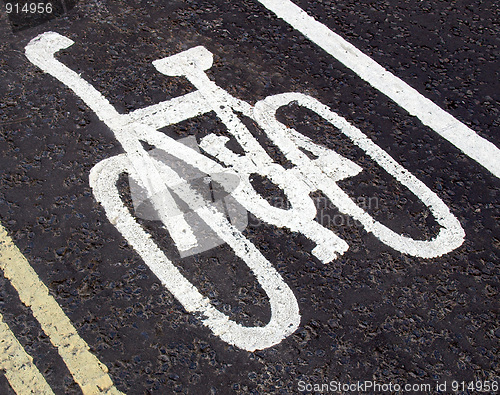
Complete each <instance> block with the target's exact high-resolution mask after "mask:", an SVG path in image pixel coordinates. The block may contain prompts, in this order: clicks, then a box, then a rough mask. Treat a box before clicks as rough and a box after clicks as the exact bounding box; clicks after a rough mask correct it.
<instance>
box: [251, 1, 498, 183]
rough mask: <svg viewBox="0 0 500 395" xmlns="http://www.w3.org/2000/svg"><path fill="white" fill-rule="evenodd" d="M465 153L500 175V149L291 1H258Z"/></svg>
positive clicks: (496, 174)
mask: <svg viewBox="0 0 500 395" xmlns="http://www.w3.org/2000/svg"><path fill="white" fill-rule="evenodd" d="M257 1H259V2H260V3H261V4H262V5H264V6H265V7H266V8H267V9H269V10H270V11H272V12H274V13H275V14H276V15H277V16H278V17H279V18H281V19H283V20H284V21H285V22H287V23H289V24H290V25H291V26H292V27H294V28H295V29H297V30H298V31H299V32H301V33H302V34H303V35H304V36H306V37H307V38H309V39H310V40H311V41H312V42H314V43H315V44H317V45H318V46H320V47H321V48H323V49H324V50H325V51H326V52H328V53H329V54H330V55H332V56H333V57H334V58H335V59H337V60H338V61H340V62H341V63H343V64H344V65H345V66H346V67H348V68H350V69H351V70H352V71H354V72H355V73H356V74H357V75H358V76H359V77H361V78H362V79H363V80H365V81H366V82H368V83H369V84H370V85H371V86H373V87H374V88H375V89H377V90H379V91H380V92H382V93H383V94H385V95H386V96H388V97H389V98H390V99H392V100H394V101H395V102H396V103H397V104H399V105H400V106H401V107H402V108H404V109H405V110H406V111H408V112H409V113H410V115H414V116H416V117H417V118H418V119H420V121H422V123H423V124H424V125H426V126H428V127H430V128H431V129H433V130H434V131H435V132H436V133H438V134H439V135H440V136H442V137H444V138H445V139H446V140H448V141H449V142H450V143H452V144H453V145H454V146H455V147H457V148H458V149H460V150H461V151H462V152H463V153H464V154H466V155H467V156H469V157H470V158H472V159H474V160H475V161H476V162H478V163H479V164H481V165H482V166H484V167H485V168H486V169H488V170H489V171H490V172H491V173H493V174H494V175H495V176H497V177H499V178H500V150H499V149H498V148H497V147H496V146H495V145H494V144H492V143H491V142H489V141H488V140H486V139H484V138H482V137H480V136H479V135H477V134H476V133H475V132H474V131H473V130H471V129H470V128H468V127H467V126H465V125H464V124H463V123H462V122H460V121H458V120H457V119H455V118H454V117H453V116H451V115H450V114H448V113H447V112H446V111H444V110H443V109H442V108H440V107H439V106H437V105H436V104H434V103H433V102H432V101H430V100H429V99H427V98H426V97H424V96H423V95H421V94H420V93H419V92H418V91H416V90H415V89H413V88H412V87H411V86H409V85H408V84H406V83H405V82H403V81H402V80H400V79H399V78H398V77H396V76H395V75H394V74H392V73H390V72H389V71H387V70H386V69H384V68H383V67H382V66H381V65H379V64H378V63H377V62H375V61H374V60H373V59H371V58H370V57H369V56H367V55H365V54H364V53H363V52H361V51H360V50H359V49H357V48H356V47H355V46H354V45H352V44H350V43H348V42H347V41H346V40H344V39H343V38H342V37H340V36H339V35H338V34H336V33H334V32H332V31H331V30H330V29H329V28H328V27H326V26H325V25H323V24H322V23H320V22H318V21H317V20H315V19H314V18H313V17H311V16H309V15H308V14H307V13H306V12H305V11H304V10H302V9H301V8H300V7H298V6H297V5H295V4H294V3H292V2H291V1H290V0H257Z"/></svg>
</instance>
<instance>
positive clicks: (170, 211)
mask: <svg viewBox="0 0 500 395" xmlns="http://www.w3.org/2000/svg"><path fill="white" fill-rule="evenodd" d="M72 43H73V42H72V41H71V40H68V39H67V38H65V37H62V36H60V35H59V34H57V33H53V32H48V33H44V34H42V35H40V36H38V37H36V38H34V39H33V40H32V41H31V42H30V43H29V44H28V46H27V47H26V55H27V57H28V59H30V60H31V61H32V62H33V63H34V64H35V65H37V66H39V67H40V68H42V70H44V71H46V72H47V73H49V74H51V75H53V76H54V77H55V78H57V79H58V80H59V81H61V82H62V83H64V84H65V85H67V86H68V87H69V88H70V89H72V90H73V91H74V92H75V93H76V94H77V95H78V96H79V97H80V98H82V99H83V100H84V101H85V103H86V104H87V105H88V106H89V107H90V108H91V109H92V110H94V111H95V112H96V114H97V115H98V117H99V118H100V119H101V120H103V121H104V122H105V123H106V124H107V125H108V126H109V127H110V129H111V130H112V131H113V133H114V134H115V136H116V138H117V140H118V141H119V142H120V143H121V144H122V146H123V148H124V150H125V152H126V153H125V154H121V155H118V156H115V157H111V158H108V159H105V160H103V161H101V162H99V163H98V164H97V165H95V166H94V167H93V168H92V170H91V173H90V185H91V187H92V190H93V193H94V196H95V198H96V199H97V200H98V201H99V202H100V203H101V204H102V206H103V207H104V209H105V212H106V216H107V217H108V219H109V221H110V222H111V223H112V224H113V225H114V226H115V227H116V228H117V229H118V230H119V231H120V233H121V234H122V235H123V237H125V239H126V240H127V241H128V242H129V244H130V245H131V246H132V247H133V248H134V249H135V250H136V251H137V252H138V253H139V255H140V256H141V257H142V259H143V260H144V262H145V263H146V264H147V265H148V266H149V267H150V269H151V270H152V271H153V272H154V273H155V275H156V276H157V277H158V278H159V279H160V280H161V282H162V284H164V285H165V287H167V289H168V290H169V291H170V292H172V294H173V295H174V296H175V297H176V298H177V299H178V300H179V301H180V302H181V304H182V305H183V306H184V308H185V309H186V310H187V311H190V312H193V313H195V314H197V315H199V316H200V318H201V319H202V321H203V322H204V323H205V325H207V326H208V327H209V328H210V329H211V330H212V332H213V333H214V334H216V335H218V336H219V337H220V338H221V339H222V340H224V341H226V342H228V343H230V344H233V345H236V346H237V347H240V348H243V349H245V350H248V351H253V350H256V349H262V348H267V347H271V346H272V345H275V344H278V343H279V342H281V341H282V340H283V339H285V338H286V337H287V336H289V335H290V334H291V333H293V332H294V331H295V330H296V329H297V327H298V325H299V324H300V313H299V308H298V303H297V300H296V298H295V296H294V294H293V292H292V291H291V289H290V288H289V287H288V285H287V284H286V283H285V282H284V281H283V279H282V278H281V276H280V275H279V274H278V272H277V271H276V270H275V269H274V267H273V266H272V264H271V263H270V262H269V261H268V260H267V259H266V258H265V257H264V256H263V255H262V254H261V253H260V252H259V250H258V249H257V248H256V247H255V246H254V245H253V244H252V243H251V242H250V241H248V240H247V239H246V238H245V237H244V236H243V235H242V233H241V231H240V230H238V229H237V228H236V227H235V226H234V225H233V224H231V223H230V222H229V221H228V220H227V218H226V216H225V215H224V214H223V213H222V212H221V211H219V210H218V209H217V208H216V207H215V206H214V205H213V204H212V203H211V202H209V201H207V200H206V199H204V198H203V196H201V195H199V194H198V192H196V191H195V190H193V189H192V188H191V186H190V185H189V183H188V182H187V180H186V179H184V178H183V176H182V175H181V174H180V173H178V172H176V171H175V170H174V169H173V168H172V167H171V165H169V163H168V161H167V162H163V161H161V160H158V159H157V158H155V157H153V156H152V155H150V153H149V152H146V151H145V150H144V148H143V146H142V142H146V143H148V144H150V145H152V146H154V147H155V148H156V149H158V150H160V151H164V152H165V153H166V154H169V155H172V156H173V157H175V158H177V159H178V160H179V161H180V162H181V163H184V164H186V165H188V166H191V167H193V168H194V169H198V170H199V171H200V172H201V173H204V174H207V175H209V176H215V175H216V174H219V175H224V174H227V175H236V176H237V177H238V178H239V179H240V184H239V185H238V186H237V187H236V189H234V191H232V193H231V195H232V196H233V197H234V199H236V200H237V201H238V202H239V203H240V204H241V205H242V206H243V207H245V208H246V209H247V210H248V211H250V212H252V213H253V214H254V215H255V216H256V217H257V218H259V219H261V220H263V221H264V222H267V223H269V224H272V225H275V226H278V227H286V228H288V229H290V230H292V231H295V232H299V233H302V234H303V235H305V236H306V237H308V238H309V239H310V240H311V241H313V242H314V243H316V247H315V248H314V249H313V250H312V253H313V254H314V255H315V256H316V257H317V258H318V259H319V260H321V261H322V262H324V263H327V262H330V261H332V260H333V259H336V258H337V257H338V256H340V255H342V254H343V253H345V251H347V249H348V248H349V246H348V244H347V243H346V242H345V241H344V240H342V239H341V238H340V237H338V236H337V235H336V234H335V233H334V232H333V231H332V230H331V229H328V228H326V227H324V226H322V225H321V224H319V223H318V222H317V221H315V217H316V214H317V210H316V206H315V204H314V200H313V199H312V198H311V197H310V194H311V192H314V191H318V190H320V191H323V192H324V193H325V194H326V195H327V196H328V197H329V199H330V200H331V202H332V203H333V204H334V205H336V206H337V207H338V208H339V210H340V211H342V212H344V213H345V214H348V215H350V216H352V217H353V218H355V219H358V220H359V221H360V222H361V223H362V224H363V226H364V227H365V229H366V230H367V231H368V232H372V233H373V234H374V235H375V236H376V237H378V238H379V239H380V240H381V241H382V242H383V243H385V244H387V245H389V246H391V247H392V248H394V249H396V250H397V251H400V252H403V253H406V254H410V255H414V256H419V257H424V258H432V257H437V256H440V255H442V254H445V253H447V252H450V251H452V250H453V249H455V248H457V247H459V246H460V245H461V244H462V243H463V239H464V236H465V234H464V231H463V229H462V227H461V226H460V223H459V222H458V220H457V219H456V218H455V217H454V216H453V215H452V214H451V213H450V211H449V209H448V207H447V206H446V205H445V204H444V203H443V202H442V201H441V199H440V198H439V197H438V196H437V195H436V194H435V193H433V192H432V191H431V190H430V189H429V188H427V187H426V186H425V184H423V183H422V182H421V181H419V180H418V179H417V178H416V177H414V176H413V175H412V174H411V173H410V172H408V171H407V170H406V169H404V168H403V167H402V166H401V165H399V164H398V163H397V162H396V161H395V160H394V159H392V158H391V157H390V156H389V155H388V154H387V153H386V152H385V151H383V150H382V149H381V148H380V147H378V146H377V145H376V144H375V143H373V142H372V141H371V140H370V139H368V138H367V137H366V136H365V135H364V134H363V133H362V132H361V131H360V130H358V129H357V128H355V127H354V126H353V125H351V124H349V123H348V122H347V121H346V120H345V119H344V118H342V117H340V116H338V115H337V114H335V113H334V112H332V111H331V110H330V109H328V108H327V107H326V106H324V105H323V104H321V103H320V102H319V101H317V100H316V99H314V98H312V97H310V96H307V95H303V94H299V93H284V94H281V95H275V96H270V97H268V98H266V99H264V100H261V101H259V102H258V103H257V104H256V105H255V106H251V105H250V104H248V103H246V102H244V101H242V100H239V99H237V98H235V97H233V96H231V95H230V94H229V93H228V92H227V91H225V90H223V89H222V88H220V87H219V86H217V85H216V84H215V83H214V82H213V81H211V80H210V79H209V78H208V76H207V75H206V73H205V71H206V70H208V69H209V68H210V67H211V66H212V62H213V55H212V54H211V53H210V52H209V51H208V50H207V49H206V48H204V47H201V46H199V47H194V48H191V49H188V50H186V51H183V52H181V53H179V54H176V55H173V56H170V57H167V58H164V59H160V60H157V61H154V62H153V65H154V66H155V67H156V69H157V70H158V71H159V72H161V73H163V74H166V75H170V76H184V77H186V78H187V79H188V80H189V81H190V82H191V84H192V85H193V86H194V87H195V88H197V91H195V92H192V93H189V94H186V95H184V96H180V97H177V98H175V99H171V100H167V101H165V102H162V103H159V104H156V105H153V106H150V107H147V108H144V109H140V110H136V111H134V112H132V113H130V114H124V115H121V114H118V112H117V111H116V110H115V109H114V108H113V107H112V106H111V104H110V103H109V101H108V100H107V99H106V98H105V97H104V96H103V95H102V94H101V93H100V92H98V91H97V90H96V89H95V88H94V87H92V85H90V84H89V83H88V82H86V81H84V80H83V79H82V78H81V77H80V76H78V75H77V74H76V73H75V72H74V71H72V70H70V69H69V68H68V67H66V66H65V65H63V64H61V63H60V62H58V61H57V60H56V59H55V57H54V53H55V52H56V51H58V50H60V49H64V48H67V47H68V46H69V45H71V44H72ZM290 102H296V103H298V104H299V105H301V106H304V107H307V108H309V109H311V110H312V111H315V112H316V113H317V114H318V115H320V116H321V117H323V118H324V119H325V120H327V121H328V122H330V123H331V124H332V125H334V126H335V127H337V128H338V129H340V130H341V131H342V132H343V133H344V134H345V135H346V136H347V137H348V138H350V139H351V141H353V143H354V144H356V145H358V146H359V147H360V148H361V149H362V150H364V151H365V152H366V153H367V154H368V155H369V156H370V157H371V158H372V159H373V160H375V161H376V162H377V163H378V164H379V165H380V166H381V167H382V168H384V169H385V170H386V171H387V172H388V173H389V174H391V175H392V176H393V177H394V178H395V179H396V180H398V181H399V182H400V183H402V184H403V185H404V186H406V187H407V188H408V189H409V190H410V191H411V192H413V193H414V194H415V195H416V197H417V198H418V199H420V200H421V201H422V203H423V204H424V205H426V206H427V207H428V208H429V209H430V211H431V213H432V215H433V216H434V217H435V219H436V221H437V222H438V223H439V224H440V225H441V226H442V228H441V229H440V230H439V233H438V235H437V236H436V237H435V238H434V239H432V240H414V239H412V238H409V237H405V236H402V235H399V234H396V233H395V232H393V231H392V230H390V229H389V228H387V227H386V226H384V225H383V224H381V223H379V222H378V221H375V220H374V219H373V218H372V217H371V216H370V215H369V214H368V213H366V212H365V211H364V210H363V209H362V208H360V207H359V206H357V205H356V204H355V202H354V201H353V200H352V199H351V198H350V197H349V196H348V195H347V194H346V193H345V192H344V191H342V190H341V188H340V187H339V186H338V185H337V181H339V180H342V179H344V178H347V177H352V176H355V175H356V174H358V173H359V172H360V171H362V168H361V167H359V166H358V165H356V164H355V163H354V162H352V161H350V160H348V159H346V158H344V157H342V156H341V155H339V154H338V153H336V152H334V151H332V150H329V149H327V148H325V147H321V146H318V145H317V144H315V143H314V142H312V141H311V140H310V139H308V138H307V137H305V136H303V135H301V134H299V133H298V132H297V131H295V130H293V129H289V128H286V127H285V126H284V125H282V124H281V123H280V122H278V121H277V119H276V116H275V113H276V111H277V110H278V108H280V107H282V106H285V105H288V104H289V103H290ZM210 111H213V112H215V114H216V115H217V117H218V118H219V119H220V120H221V121H222V123H223V124H224V125H225V127H226V128H227V131H228V132H229V133H230V134H232V135H233V136H234V137H235V139H236V140H237V142H238V143H239V144H240V146H241V147H242V148H243V150H244V154H243V155H238V154H236V153H234V152H233V151H231V150H230V149H229V148H227V147H226V143H227V141H228V138H227V137H223V136H218V135H215V134H209V135H207V136H205V137H203V138H202V139H201V141H200V147H201V148H202V149H203V150H204V151H205V152H206V153H208V154H210V155H212V156H214V157H215V158H217V159H218V160H219V161H221V162H222V163H223V164H224V165H225V166H226V167H224V166H222V165H221V164H219V163H218V162H216V161H214V160H212V159H210V158H209V157H207V156H205V155H202V154H201V153H200V152H199V151H197V150H195V149H193V148H190V147H187V146H186V145H184V144H182V143H181V142H179V141H175V140H174V139H172V138H171V137H169V136H167V135H166V134H164V133H161V132H159V131H158V130H157V129H158V127H160V126H161V127H164V126H168V125H172V124H175V123H177V122H180V121H183V120H185V119H189V118H190V117H193V116H197V115H200V114H204V113H207V112H210ZM237 113H242V114H243V115H244V116H247V117H250V118H251V119H253V120H254V121H255V122H257V124H258V125H259V126H260V127H261V128H262V129H263V130H264V131H265V132H266V133H267V135H268V136H269V137H270V138H271V139H272V140H273V142H274V143H275V144H276V145H277V146H278V148H279V149H280V150H281V151H282V152H283V153H284V154H285V156H286V157H287V158H288V159H289V160H290V161H292V162H293V164H294V165H295V167H294V168H292V169H285V168H284V167H282V166H280V165H279V164H277V163H275V162H274V160H273V159H272V158H271V157H270V156H269V155H268V154H267V153H266V151H265V150H264V148H263V147H262V146H261V145H260V144H259V142H258V141H257V139H256V138H255V137H253V135H252V133H251V132H250V131H249V130H248V129H247V128H246V126H245V125H244V124H243V122H242V121H241V120H240V119H239V117H238V115H237ZM301 148H304V149H306V150H308V151H310V152H312V153H313V154H315V155H316V156H317V159H310V158H309V157H308V156H307V155H306V154H305V153H304V152H302V151H301ZM124 173H128V174H129V177H131V178H132V179H133V180H135V182H136V183H137V184H138V185H139V186H140V187H141V188H142V189H144V190H146V191H147V192H148V199H150V200H151V202H152V204H153V206H154V207H155V208H156V209H157V210H158V212H159V214H160V215H159V217H160V218H161V220H162V222H163V223H164V225H166V227H167V229H168V230H169V231H170V232H172V231H173V232H177V234H176V235H175V237H174V236H172V238H173V240H174V241H175V242H176V244H177V245H178V248H179V250H180V251H181V250H182V248H186V246H188V245H189V243H191V241H189V238H190V237H191V236H193V237H195V238H196V236H195V235H194V233H193V232H190V229H186V228H185V227H186V226H187V227H189V225H188V224H187V223H185V225H184V224H183V225H182V227H181V228H176V227H175V224H171V223H168V222H167V219H168V217H170V218H172V217H175V218H176V219H178V218H180V217H181V216H182V214H179V210H178V208H177V207H176V206H175V202H173V200H172V201H166V200H165V199H163V200H161V199H155V198H154V194H158V193H168V194H169V196H171V195H170V192H168V191H169V190H171V191H173V193H174V194H175V195H176V196H177V197H179V198H180V199H181V200H183V201H184V202H185V203H186V204H187V205H188V206H189V207H190V208H191V210H192V211H194V212H196V213H197V214H198V215H199V217H200V218H201V219H202V220H203V221H204V222H205V223H206V224H207V225H208V226H209V227H210V228H211V229H212V230H213V231H214V232H215V233H216V234H217V235H218V236H219V237H220V238H221V239H222V240H224V241H225V242H226V243H227V244H228V245H229V246H230V247H231V248H232V249H233V251H234V252H235V254H236V256H238V257H239V258H241V259H242V260H243V262H245V264H246V265H247V266H248V268H249V270H250V271H251V272H252V273H253V275H254V276H255V278H256V279H257V281H258V282H259V284H260V285H261V287H262V289H263V290H264V291H265V292H266V294H267V296H268V298H269V303H270V306H271V318H270V320H269V322H268V323H267V324H266V325H264V326H260V327H244V326H242V325H240V324H238V323H236V322H235V321H232V320H230V319H229V317H228V316H227V315H225V314H223V313H221V312H220V311H219V310H217V309H216V308H215V307H214V306H213V305H212V304H211V302H210V300H209V299H208V298H206V297H204V296H203V295H202V294H201V293H200V292H199V291H198V289H197V288H196V287H195V286H194V285H193V284H191V283H190V282H189V281H188V280H187V279H186V278H185V277H184V276H182V274H181V273H180V272H179V270H178V269H177V268H176V267H175V265H174V264H173V263H172V262H171V261H170V260H169V259H168V258H167V256H166V255H165V254H164V253H163V251H161V249H160V248H159V247H158V245H157V244H156V243H155V241H154V240H153V239H152V238H151V236H150V235H149V234H147V233H146V231H145V230H144V229H143V228H142V226H141V225H140V224H139V223H138V222H137V221H136V219H134V217H133V215H132V213H131V212H130V211H129V210H128V208H127V207H126V206H125V203H124V202H123V201H122V200H121V198H120V194H119V192H118V189H117V186H116V183H117V180H118V178H119V176H120V175H121V174H124ZM253 173H257V174H259V175H261V176H263V177H267V178H269V179H270V180H271V181H272V182H273V183H274V184H276V185H277V186H278V187H279V188H280V189H281V190H282V191H283V192H284V193H285V195H286V197H287V199H288V201H289V202H290V206H291V207H290V208H289V209H286V210H284V209H280V208H277V207H274V206H272V205H270V204H269V203H268V202H267V201H266V200H265V199H264V198H263V197H262V196H260V195H259V194H258V192H257V191H255V189H254V188H253V186H252V185H251V182H250V176H251V174H253ZM162 213H163V214H162ZM184 230H186V231H184ZM171 235H172V233H171ZM186 239H188V242H186ZM183 243H184V245H183ZM179 245H180V247H179Z"/></svg>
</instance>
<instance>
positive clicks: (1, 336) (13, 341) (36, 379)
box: [0, 314, 53, 395]
mask: <svg viewBox="0 0 500 395" xmlns="http://www.w3.org/2000/svg"><path fill="white" fill-rule="evenodd" d="M0 370H3V371H5V377H6V378H7V380H8V381H9V384H10V386H11V387H12V389H13V390H14V392H15V393H16V394H19V395H25V394H53V392H52V389H51V388H50V386H49V385H48V384H47V381H45V378H44V377H43V376H42V374H41V373H40V371H39V370H38V368H37V367H36V366H35V364H34V363H33V358H32V357H31V355H29V354H28V353H27V352H26V351H25V349H24V348H23V346H22V345H21V343H19V340H17V338H16V336H15V335H14V333H13V332H12V331H11V330H10V328H9V326H8V325H7V324H6V323H5V322H4V321H3V317H2V315H1V314H0Z"/></svg>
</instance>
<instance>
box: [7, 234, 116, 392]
mask: <svg viewBox="0 0 500 395" xmlns="http://www.w3.org/2000/svg"><path fill="white" fill-rule="evenodd" d="M0 269H2V270H3V272H4V275H5V277H6V278H8V279H9V280H10V281H11V283H12V285H13V287H14V288H15V289H16V290H17V292H18V293H19V298H20V299H21V301H22V302H23V303H24V304H25V305H26V306H28V307H30V308H31V310H32V312H33V316H34V317H35V318H36V319H37V320H38V322H39V323H40V326H41V327H42V329H43V331H44V332H45V333H46V334H47V336H48V337H49V338H50V341H51V342H52V344H53V345H54V346H55V347H56V348H57V350H58V352H59V355H60V356H61V357H62V359H63V360H64V363H65V364H66V366H67V367H68V370H69V371H70V373H71V374H72V376H73V378H74V380H75V382H76V383H77V384H78V385H79V386H80V388H81V389H82V392H83V393H84V394H85V395H87V394H101V393H106V394H121V392H120V391H118V390H117V389H116V388H115V386H114V385H113V382H112V381H111V378H110V377H109V375H108V374H107V372H108V368H107V367H106V366H105V365H104V364H102V363H101V362H100V361H99V360H98V359H97V358H96V357H95V356H94V355H93V354H91V353H90V351H89V346H88V344H87V343H86V342H85V341H84V340H83V339H82V338H81V337H80V336H79V335H78V333H77V331H76V329H75V328H74V327H73V325H72V324H71V321H70V320H69V318H68V317H67V316H66V314H64V312H63V310H62V309H61V307H60V306H59V304H57V302H56V300H55V299H54V297H53V296H51V295H50V294H49V289H48V288H47V287H46V286H45V284H44V283H43V282H42V281H41V280H40V278H39V277H38V275H37V274H36V273H35V271H34V270H33V268H32V267H31V266H30V264H29V263H28V261H27V260H26V258H25V257H24V255H23V254H22V253H21V251H19V249H18V248H17V247H16V246H15V245H14V243H13V242H12V239H11V238H10V237H9V235H8V234H7V231H6V230H5V228H4V227H3V226H2V225H0Z"/></svg>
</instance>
